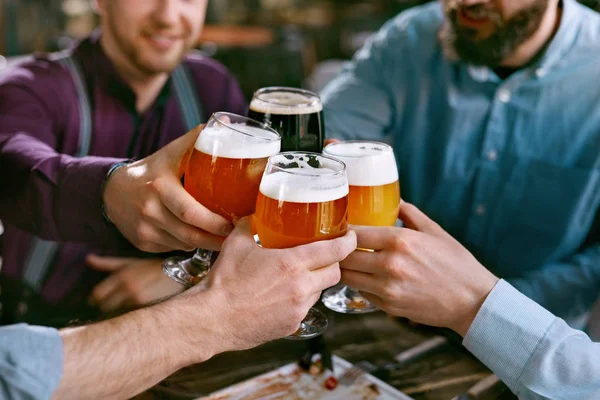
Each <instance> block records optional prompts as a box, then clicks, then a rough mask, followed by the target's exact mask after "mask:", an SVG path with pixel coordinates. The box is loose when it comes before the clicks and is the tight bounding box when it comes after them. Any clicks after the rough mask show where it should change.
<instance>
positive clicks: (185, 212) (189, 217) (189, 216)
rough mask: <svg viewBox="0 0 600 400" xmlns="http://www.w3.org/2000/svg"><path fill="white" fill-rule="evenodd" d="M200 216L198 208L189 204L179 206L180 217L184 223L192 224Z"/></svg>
mask: <svg viewBox="0 0 600 400" xmlns="http://www.w3.org/2000/svg"><path fill="white" fill-rule="evenodd" d="M197 215H198V212H197V209H196V207H193V206H192V205H190V204H189V203H182V204H181V205H180V206H179V217H180V219H181V220H182V221H184V222H187V223H191V222H192V221H194V220H195V219H196V216H197Z"/></svg>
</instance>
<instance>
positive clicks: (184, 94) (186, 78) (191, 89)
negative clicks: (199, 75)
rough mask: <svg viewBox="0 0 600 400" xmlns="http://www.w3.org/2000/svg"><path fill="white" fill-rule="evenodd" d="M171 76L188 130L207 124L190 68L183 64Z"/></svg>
mask: <svg viewBox="0 0 600 400" xmlns="http://www.w3.org/2000/svg"><path fill="white" fill-rule="evenodd" d="M171 76H172V78H173V83H174V86H175V94H176V96H177V100H178V102H179V109H180V110H181V113H182V114H183V121H184V123H185V126H186V130H187V131H190V130H192V129H193V128H195V127H196V126H197V125H199V124H201V123H203V122H206V116H205V115H204V110H203V108H202V104H201V103H200V101H199V100H198V94H197V91H196V90H195V89H196V85H195V83H194V80H193V79H192V77H191V74H190V71H189V69H188V67H187V66H186V65H185V63H183V62H182V63H181V64H179V66H178V67H177V68H176V69H175V71H173V74H172V75H171Z"/></svg>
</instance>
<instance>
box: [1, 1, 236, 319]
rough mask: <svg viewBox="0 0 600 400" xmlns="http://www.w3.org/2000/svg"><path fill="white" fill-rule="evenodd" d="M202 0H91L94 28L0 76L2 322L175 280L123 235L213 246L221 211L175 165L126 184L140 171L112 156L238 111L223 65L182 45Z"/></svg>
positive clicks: (190, 41)
mask: <svg viewBox="0 0 600 400" xmlns="http://www.w3.org/2000/svg"><path fill="white" fill-rule="evenodd" d="M207 1H208V0H144V1H138V0H97V1H96V2H95V6H96V9H97V11H98V13H99V15H100V21H101V28H100V29H99V30H98V31H96V32H95V33H94V34H93V35H92V36H91V37H90V38H88V39H86V40H83V41H82V42H81V43H80V44H79V45H78V46H77V47H76V48H75V49H73V50H72V51H71V52H68V53H67V54H62V55H58V56H57V55H50V56H44V55H42V56H38V57H36V59H35V60H33V61H30V62H26V63H24V64H22V65H20V66H19V67H17V68H16V69H13V70H11V71H9V72H8V73H3V75H2V76H1V77H0V170H1V171H10V173H2V174H0V175H1V176H0V188H1V190H2V193H1V195H0V218H1V219H2V221H3V223H4V224H5V229H6V233H5V234H4V235H2V237H0V256H1V257H2V258H3V259H4V262H3V266H2V272H1V276H2V282H0V286H1V289H2V290H1V291H0V293H1V296H2V298H1V300H2V316H1V317H2V323H4V324H9V323H14V322H30V323H37V324H44V325H52V326H62V325H64V324H65V323H67V322H68V321H69V320H71V319H89V318H94V317H95V315H96V313H97V311H98V309H99V308H100V309H102V310H104V311H111V310H113V309H116V308H119V307H123V306H125V307H127V306H136V305H138V304H140V303H145V302H147V301H151V300H154V299H155V298H157V297H162V296H165V295H167V294H171V293H173V292H175V291H177V290H178V285H175V284H173V283H172V282H171V281H170V279H169V278H167V277H166V276H164V275H163V274H162V271H161V268H160V264H161V260H160V259H158V258H145V259H136V258H135V257H138V256H140V255H141V254H142V253H141V252H139V251H137V250H136V249H134V247H133V246H131V245H130V244H128V243H127V241H125V240H123V236H124V237H125V238H126V239H127V240H128V241H129V242H130V243H132V244H133V245H135V246H136V247H138V248H140V249H143V250H145V251H150V252H166V251H171V250H180V249H187V250H189V249H192V248H195V247H202V248H210V249H215V250H216V249H219V248H220V246H221V243H222V241H223V239H224V237H223V236H224V235H226V234H227V233H228V232H229V231H230V230H231V229H232V226H231V224H230V223H229V222H228V221H226V220H225V219H223V218H221V217H220V216H218V215H216V214H213V213H211V212H210V211H208V210H207V209H205V208H203V207H202V206H200V205H199V204H198V203H197V202H195V201H193V199H191V197H190V196H189V195H187V193H186V192H185V190H183V188H182V186H181V184H180V182H179V179H176V180H174V179H173V180H171V181H170V182H169V184H168V185H167V184H166V182H165V180H163V182H162V186H152V185H146V187H136V185H134V184H133V182H134V181H135V179H136V177H137V178H139V177H140V176H143V174H144V173H146V172H148V171H146V170H141V169H140V168H135V167H134V166H129V165H125V166H123V164H120V162H122V161H125V160H127V159H140V158H144V157H145V156H148V155H149V154H151V153H153V152H155V151H156V150H157V149H159V148H161V147H163V146H164V145H166V144H167V143H169V142H172V141H173V140H174V139H176V138H178V137H180V136H181V135H182V134H184V133H185V132H187V131H189V130H190V129H191V128H192V127H194V126H196V125H197V124H199V123H202V122H205V121H206V120H207V118H208V116H210V115H211V114H212V113H213V112H215V111H230V112H234V113H239V114H242V113H245V112H246V103H245V100H244V98H243V95H242V93H241V91H240V89H239V86H238V84H237V83H236V81H235V79H234V78H233V77H232V76H231V75H230V74H229V73H228V72H227V71H226V70H225V68H224V67H223V66H222V65H220V64H218V63H217V62H215V61H213V60H210V59H208V58H204V57H201V56H198V55H194V54H190V53H189V51H190V50H191V49H192V48H193V47H194V45H195V44H196V42H197V40H198V38H199V36H200V33H201V30H202V27H203V24H204V17H205V12H206V7H207ZM67 56H68V57H67ZM86 144H87V145H88V146H86ZM74 155H75V156H77V158H75V157H73V156H74ZM115 167H119V168H118V169H115ZM109 172H110V174H109ZM107 175H110V176H111V179H110V180H108V181H107V182H106V184H105V180H106V177H107ZM143 193H145V194H143ZM169 196H170V197H169ZM186 196H187V197H186ZM168 199H171V200H170V201H167V200H168ZM103 209H104V211H105V212H104V214H105V216H106V218H105V217H103V211H102V210H103ZM113 223H114V224H113ZM121 234H122V236H121ZM34 235H36V236H40V237H42V238H44V239H50V240H54V241H59V242H61V245H60V246H55V245H52V244H48V243H46V242H40V241H39V240H37V239H34ZM90 254H95V255H101V256H91V255H90ZM106 256H111V257H106ZM114 256H128V257H133V258H115V257H114ZM86 257H87V258H86ZM44 261H48V262H44ZM107 271H108V272H111V275H110V277H109V274H107ZM105 278H106V279H107V280H105V281H104V282H102V281H103V280H104V279H105ZM90 294H92V296H91V300H92V302H93V303H94V305H93V306H88V298H89V296H90Z"/></svg>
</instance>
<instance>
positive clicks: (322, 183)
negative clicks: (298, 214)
mask: <svg viewBox="0 0 600 400" xmlns="http://www.w3.org/2000/svg"><path fill="white" fill-rule="evenodd" d="M334 173H335V171H333V170H330V169H326V168H323V169H306V168H289V169H286V170H285V171H277V172H274V173H272V174H269V175H265V176H263V179H262V181H261V183H260V191H261V193H262V194H264V195H265V196H267V197H270V198H272V199H274V200H278V201H286V202H290V203H324V202H327V201H334V200H337V199H341V198H342V197H345V196H347V195H348V191H349V190H348V183H347V180H346V176H345V175H343V174H339V175H334ZM309 174H310V175H309ZM325 175H329V177H327V178H324V177H323V176H325Z"/></svg>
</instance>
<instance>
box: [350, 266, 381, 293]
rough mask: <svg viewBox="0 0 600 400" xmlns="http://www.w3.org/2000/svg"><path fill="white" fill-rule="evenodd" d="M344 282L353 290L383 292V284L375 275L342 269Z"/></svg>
mask: <svg viewBox="0 0 600 400" xmlns="http://www.w3.org/2000/svg"><path fill="white" fill-rule="evenodd" d="M342 282H343V283H344V284H345V285H348V286H350V287H351V288H354V289H356V290H364V291H366V292H369V293H381V291H382V290H381V287H382V284H381V282H380V281H379V280H378V279H376V278H375V275H373V274H365V273H363V272H356V271H350V270H347V269H342Z"/></svg>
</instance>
